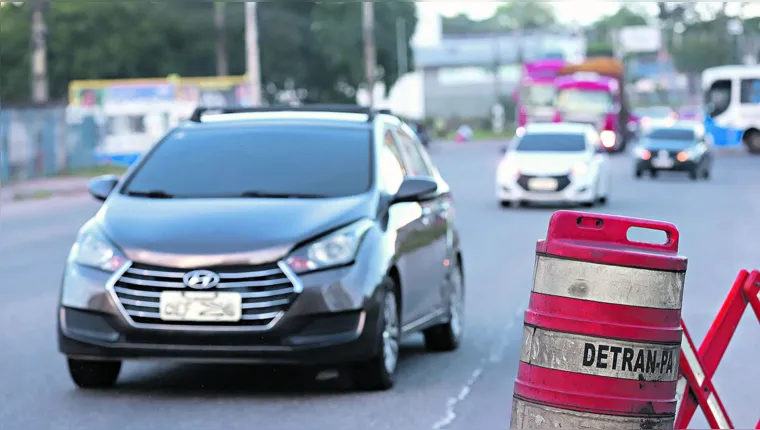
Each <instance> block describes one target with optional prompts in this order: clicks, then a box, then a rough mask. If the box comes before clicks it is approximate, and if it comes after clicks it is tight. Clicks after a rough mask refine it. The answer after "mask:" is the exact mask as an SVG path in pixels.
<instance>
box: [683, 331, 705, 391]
mask: <svg viewBox="0 0 760 430" xmlns="http://www.w3.org/2000/svg"><path fill="white" fill-rule="evenodd" d="M681 352H682V353H683V355H684V357H686V362H687V363H688V364H689V368H691V371H692V372H693V373H694V377H695V378H696V379H697V384H698V385H699V386H700V387H701V386H702V383H703V382H705V372H704V371H703V370H702V366H700V365H699V360H697V354H696V352H694V350H693V349H691V345H690V344H689V341H688V340H687V339H686V334H684V335H683V337H681Z"/></svg>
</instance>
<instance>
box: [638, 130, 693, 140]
mask: <svg viewBox="0 0 760 430" xmlns="http://www.w3.org/2000/svg"><path fill="white" fill-rule="evenodd" d="M644 137H646V138H647V139H652V140H681V141H683V140H688V141H692V140H694V131H693V130H688V129H682V128H655V129H653V130H651V131H649V132H647V133H646V134H645V135H644Z"/></svg>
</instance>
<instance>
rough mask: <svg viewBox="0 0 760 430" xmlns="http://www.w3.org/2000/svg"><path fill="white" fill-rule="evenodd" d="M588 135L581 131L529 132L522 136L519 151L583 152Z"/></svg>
mask: <svg viewBox="0 0 760 430" xmlns="http://www.w3.org/2000/svg"><path fill="white" fill-rule="evenodd" d="M585 150H586V137H585V136H584V135H583V134H580V133H527V134H525V136H523V137H522V138H520V141H519V142H518V143H517V147H516V148H515V151H518V152H582V151H585Z"/></svg>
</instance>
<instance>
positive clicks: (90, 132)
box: [0, 107, 100, 182]
mask: <svg viewBox="0 0 760 430" xmlns="http://www.w3.org/2000/svg"><path fill="white" fill-rule="evenodd" d="M80 119H81V123H79V124H68V123H67V121H66V109H65V108H63V107H45V108H19V109H6V108H3V110H2V111H0V180H2V181H3V182H8V181H18V180H25V179H32V178H39V177H44V176H53V175H56V174H59V173H62V172H66V171H68V170H71V169H81V168H85V167H90V166H93V165H96V164H97V162H96V160H95V157H94V155H93V154H94V151H95V149H96V148H97V146H98V143H99V142H100V129H99V127H98V126H97V125H96V123H95V121H94V119H93V118H92V117H89V116H88V117H84V118H80Z"/></svg>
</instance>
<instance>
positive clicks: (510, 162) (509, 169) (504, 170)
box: [498, 158, 520, 182]
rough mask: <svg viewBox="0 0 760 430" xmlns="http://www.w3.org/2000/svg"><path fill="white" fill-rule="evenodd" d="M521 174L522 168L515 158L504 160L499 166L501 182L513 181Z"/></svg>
mask: <svg viewBox="0 0 760 430" xmlns="http://www.w3.org/2000/svg"><path fill="white" fill-rule="evenodd" d="M519 174H520V167H519V166H518V164H517V162H515V160H514V159H513V158H504V159H503V160H502V161H501V163H500V164H499V169H498V177H499V180H500V181H502V182H503V181H511V180H512V179H514V178H515V177H516V176H517V175H519Z"/></svg>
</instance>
